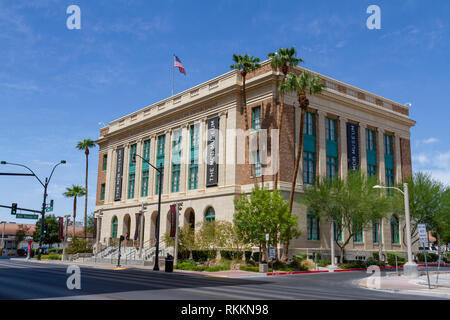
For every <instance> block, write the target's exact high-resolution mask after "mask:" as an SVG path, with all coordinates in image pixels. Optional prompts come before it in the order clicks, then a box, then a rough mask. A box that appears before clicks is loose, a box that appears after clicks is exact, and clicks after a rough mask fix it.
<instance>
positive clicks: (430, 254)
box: [417, 252, 439, 263]
mask: <svg viewBox="0 0 450 320" xmlns="http://www.w3.org/2000/svg"><path fill="white" fill-rule="evenodd" d="M438 258H439V256H438V254H437V253H434V252H428V253H427V263H428V262H437V261H438ZM417 260H419V262H425V256H424V254H423V252H419V253H418V254H417Z"/></svg>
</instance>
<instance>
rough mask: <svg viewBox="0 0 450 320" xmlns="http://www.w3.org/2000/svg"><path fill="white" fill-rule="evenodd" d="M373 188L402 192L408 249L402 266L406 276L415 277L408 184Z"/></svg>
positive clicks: (416, 272)
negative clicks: (400, 187) (406, 259)
mask: <svg viewBox="0 0 450 320" xmlns="http://www.w3.org/2000/svg"><path fill="white" fill-rule="evenodd" d="M373 188H374V189H395V190H397V191H400V192H401V193H402V194H403V197H404V201H405V220H406V221H405V222H406V246H407V250H408V262H407V263H406V264H405V265H404V266H403V274H404V275H405V276H408V277H417V276H418V275H419V272H418V269H417V267H418V266H417V264H416V263H415V262H414V261H413V258H412V244H411V221H410V215H409V193H408V184H407V183H404V184H403V190H404V191H402V190H400V189H399V188H397V187H384V186H380V185H376V186H374V187H373Z"/></svg>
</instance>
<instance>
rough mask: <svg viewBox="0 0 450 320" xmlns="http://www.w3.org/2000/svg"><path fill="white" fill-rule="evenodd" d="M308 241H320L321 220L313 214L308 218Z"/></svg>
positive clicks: (309, 214)
mask: <svg viewBox="0 0 450 320" xmlns="http://www.w3.org/2000/svg"><path fill="white" fill-rule="evenodd" d="M307 219H308V221H307V228H308V240H320V219H319V218H317V217H316V215H315V214H313V213H308V217H307Z"/></svg>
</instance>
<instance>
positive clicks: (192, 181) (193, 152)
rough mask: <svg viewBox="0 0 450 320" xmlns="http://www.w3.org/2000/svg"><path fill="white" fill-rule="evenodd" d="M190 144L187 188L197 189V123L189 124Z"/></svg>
mask: <svg viewBox="0 0 450 320" xmlns="http://www.w3.org/2000/svg"><path fill="white" fill-rule="evenodd" d="M190 136H191V146H190V163H189V184H188V185H189V190H194V189H197V187H198V186H197V185H198V157H199V124H195V125H191V128H190Z"/></svg>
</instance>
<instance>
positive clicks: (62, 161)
mask: <svg viewBox="0 0 450 320" xmlns="http://www.w3.org/2000/svg"><path fill="white" fill-rule="evenodd" d="M0 163H1V164H9V165H12V166H19V167H23V168H26V169H28V170H29V171H30V172H31V173H32V174H33V176H34V177H35V178H36V179H37V180H38V181H39V183H40V184H41V185H42V186H43V187H44V201H43V202H42V211H41V233H40V235H39V249H38V260H41V251H42V233H43V232H44V222H45V208H46V206H47V204H46V201H47V188H48V184H49V183H50V180H51V178H52V176H53V172H54V171H55V169H56V167H57V166H59V165H60V164H65V163H66V160H61V161H60V162H59V163H57V164H55V166H54V167H53V169H52V172H51V173H50V177H48V178H45V183H43V182H42V181H41V179H39V178H38V176H37V175H36V174H35V173H34V172H33V170H31V169H30V168H28V167H27V166H25V165H23V164H18V163H10V162H6V161H1V162H0Z"/></svg>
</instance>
